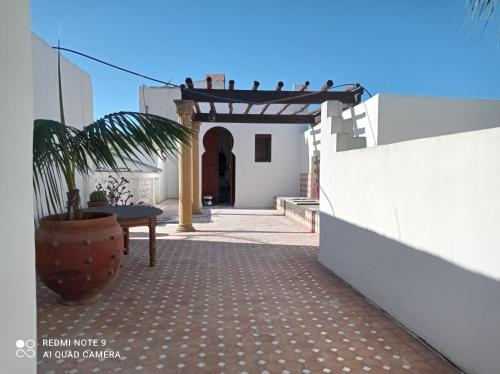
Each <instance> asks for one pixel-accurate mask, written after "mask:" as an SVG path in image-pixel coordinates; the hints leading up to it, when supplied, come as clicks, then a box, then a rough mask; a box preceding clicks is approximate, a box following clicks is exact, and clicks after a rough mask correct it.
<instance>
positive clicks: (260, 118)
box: [192, 113, 315, 124]
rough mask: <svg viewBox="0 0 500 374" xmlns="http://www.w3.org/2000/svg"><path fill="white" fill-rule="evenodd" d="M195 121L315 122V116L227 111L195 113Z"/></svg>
mask: <svg viewBox="0 0 500 374" xmlns="http://www.w3.org/2000/svg"><path fill="white" fill-rule="evenodd" d="M192 119H193V121H199V122H223V123H284V124H286V123H304V124H306V123H310V124H313V123H314V121H315V116H309V115H291V114H281V115H277V114H227V113H214V114H210V113H195V114H193V117H192Z"/></svg>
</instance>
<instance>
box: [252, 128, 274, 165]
mask: <svg viewBox="0 0 500 374" xmlns="http://www.w3.org/2000/svg"><path fill="white" fill-rule="evenodd" d="M255 162H271V134H255Z"/></svg>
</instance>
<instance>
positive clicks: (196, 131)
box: [191, 122, 201, 214]
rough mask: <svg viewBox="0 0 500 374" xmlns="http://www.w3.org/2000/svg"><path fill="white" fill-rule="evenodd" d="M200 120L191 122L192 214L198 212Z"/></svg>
mask: <svg viewBox="0 0 500 374" xmlns="http://www.w3.org/2000/svg"><path fill="white" fill-rule="evenodd" d="M200 125H201V123H200V122H192V123H191V128H192V130H193V146H192V147H191V159H192V162H193V168H192V181H193V214H200V213H201V210H200V200H201V198H200Z"/></svg>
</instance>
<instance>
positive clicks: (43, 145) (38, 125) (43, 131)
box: [33, 119, 91, 215]
mask: <svg viewBox="0 0 500 374" xmlns="http://www.w3.org/2000/svg"><path fill="white" fill-rule="evenodd" d="M80 132H81V131H80V130H78V129H75V128H73V127H70V126H65V125H63V124H62V123H60V122H58V121H53V120H47V119H37V120H35V122H34V128H33V187H34V190H35V202H36V206H37V211H38V213H39V215H40V214H41V213H43V212H44V211H45V209H47V210H48V213H49V214H53V213H60V212H61V211H62V210H63V207H64V202H65V199H64V193H66V192H67V190H68V189H71V188H74V180H75V171H77V172H79V173H81V174H85V173H87V172H88V170H89V169H90V166H91V164H89V163H88V159H87V157H86V155H85V150H84V149H83V147H82V146H83V145H82V144H79V143H78V142H77V141H76V139H77V135H78V134H79V133H80ZM63 181H64V182H63ZM65 185H66V189H65V188H64V186H65Z"/></svg>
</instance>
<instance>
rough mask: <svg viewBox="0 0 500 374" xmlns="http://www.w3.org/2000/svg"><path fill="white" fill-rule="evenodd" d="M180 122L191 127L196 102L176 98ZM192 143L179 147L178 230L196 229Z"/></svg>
mask: <svg viewBox="0 0 500 374" xmlns="http://www.w3.org/2000/svg"><path fill="white" fill-rule="evenodd" d="M175 105H176V109H177V119H178V122H179V123H180V124H181V125H183V126H186V127H187V128H189V129H191V116H192V115H193V105H194V102H193V101H191V100H175ZM191 168H192V162H191V144H186V145H184V144H183V145H181V146H180V149H179V225H178V226H177V231H182V232H184V231H195V230H194V228H193V213H192V201H193V197H192V194H193V189H192V180H191V178H192V175H191V173H192V172H191Z"/></svg>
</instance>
